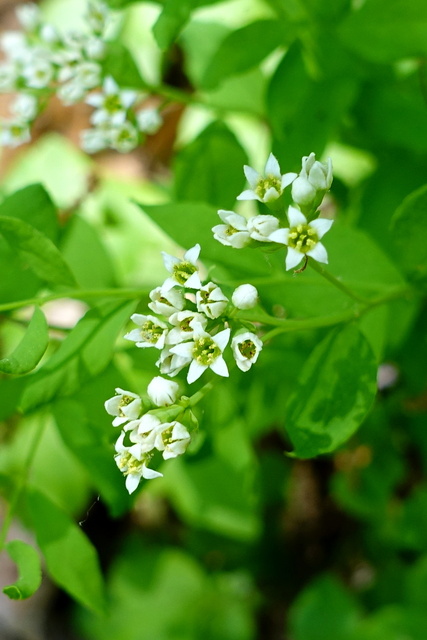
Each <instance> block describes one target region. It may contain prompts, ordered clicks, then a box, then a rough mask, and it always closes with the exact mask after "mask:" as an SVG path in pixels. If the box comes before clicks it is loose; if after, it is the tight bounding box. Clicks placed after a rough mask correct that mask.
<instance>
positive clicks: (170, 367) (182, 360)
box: [156, 346, 191, 378]
mask: <svg viewBox="0 0 427 640" xmlns="http://www.w3.org/2000/svg"><path fill="white" fill-rule="evenodd" d="M171 348H172V347H169V346H167V347H165V348H164V349H162V351H161V352H160V357H159V359H158V360H157V362H156V367H159V369H160V373H163V374H164V375H167V376H170V377H171V378H174V377H175V376H176V375H178V373H179V372H180V371H181V370H182V369H183V368H184V367H186V366H187V365H188V364H190V362H191V356H186V357H183V356H179V355H177V354H176V353H172V352H171Z"/></svg>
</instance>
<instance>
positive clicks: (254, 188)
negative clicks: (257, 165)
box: [237, 153, 297, 202]
mask: <svg viewBox="0 0 427 640" xmlns="http://www.w3.org/2000/svg"><path fill="white" fill-rule="evenodd" d="M243 171H244V173H245V176H246V179H247V181H248V182H249V186H250V189H247V190H246V191H243V192H242V193H241V194H240V195H238V196H237V200H259V202H272V201H273V200H277V199H278V198H280V196H281V195H282V193H283V190H284V189H286V187H287V186H288V185H290V184H291V182H292V181H293V180H294V179H295V178H296V177H297V174H296V173H285V174H284V175H282V174H281V172H280V166H279V163H278V161H277V159H276V158H275V157H274V156H273V154H272V153H270V155H269V156H268V160H267V162H266V165H265V169H264V176H262V175H261V174H259V173H258V171H255V169H252V167H248V166H247V165H245V166H244V168H243Z"/></svg>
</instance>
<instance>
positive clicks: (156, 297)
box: [148, 287, 185, 318]
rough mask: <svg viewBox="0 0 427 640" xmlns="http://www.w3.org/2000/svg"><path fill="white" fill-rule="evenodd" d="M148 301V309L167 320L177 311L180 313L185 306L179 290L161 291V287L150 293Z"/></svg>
mask: <svg viewBox="0 0 427 640" xmlns="http://www.w3.org/2000/svg"><path fill="white" fill-rule="evenodd" d="M150 299H151V302H149V303H148V307H149V308H150V309H151V311H154V313H160V314H161V315H162V316H166V317H167V318H168V317H169V316H171V315H172V314H175V313H176V312H177V311H181V310H182V309H183V308H184V306H185V299H184V296H183V294H182V290H180V289H169V291H162V287H156V288H155V289H153V290H152V291H150Z"/></svg>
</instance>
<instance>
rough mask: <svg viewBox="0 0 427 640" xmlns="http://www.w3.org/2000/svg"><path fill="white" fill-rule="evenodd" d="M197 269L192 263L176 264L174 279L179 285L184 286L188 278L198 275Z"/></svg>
mask: <svg viewBox="0 0 427 640" xmlns="http://www.w3.org/2000/svg"><path fill="white" fill-rule="evenodd" d="M196 271H197V267H195V266H194V264H192V263H191V262H188V261H185V260H183V262H178V264H174V266H173V277H174V278H175V280H176V281H177V282H178V284H180V285H183V284H185V283H186V282H187V280H188V278H189V277H190V276H192V275H193V273H196Z"/></svg>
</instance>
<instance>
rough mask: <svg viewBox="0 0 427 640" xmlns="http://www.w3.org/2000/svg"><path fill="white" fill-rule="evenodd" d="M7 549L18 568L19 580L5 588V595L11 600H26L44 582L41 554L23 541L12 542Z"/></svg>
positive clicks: (7, 545)
mask: <svg viewBox="0 0 427 640" xmlns="http://www.w3.org/2000/svg"><path fill="white" fill-rule="evenodd" d="M5 549H6V551H7V553H8V554H9V555H10V557H11V558H12V560H13V561H14V562H15V563H16V565H17V567H18V571H19V578H18V580H17V581H16V582H15V583H14V584H10V585H8V586H7V587H3V593H5V594H6V595H7V596H8V597H9V598H10V599H11V600H25V599H26V598H29V597H30V596H32V595H33V593H35V592H36V591H37V589H38V588H39V586H40V584H41V581H42V571H41V565H40V558H39V554H38V553H37V551H36V550H35V549H34V547H32V546H30V545H29V544H27V543H26V542H22V541H21V540H11V542H8V543H7V544H6V545H5Z"/></svg>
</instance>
